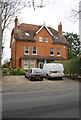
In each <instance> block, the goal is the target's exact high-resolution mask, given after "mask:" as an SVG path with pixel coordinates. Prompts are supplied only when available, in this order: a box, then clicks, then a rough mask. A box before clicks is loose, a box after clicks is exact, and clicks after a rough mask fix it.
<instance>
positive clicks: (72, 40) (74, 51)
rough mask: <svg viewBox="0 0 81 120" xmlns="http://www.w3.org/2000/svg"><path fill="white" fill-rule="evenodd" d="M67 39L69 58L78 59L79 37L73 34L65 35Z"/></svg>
mask: <svg viewBox="0 0 81 120" xmlns="http://www.w3.org/2000/svg"><path fill="white" fill-rule="evenodd" d="M64 36H65V38H66V39H67V41H68V43H69V44H68V57H69V59H73V58H75V57H77V55H78V54H79V52H80V40H79V35H77V34H73V33H68V32H66V33H64Z"/></svg>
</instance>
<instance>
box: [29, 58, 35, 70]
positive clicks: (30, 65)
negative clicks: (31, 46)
mask: <svg viewBox="0 0 81 120" xmlns="http://www.w3.org/2000/svg"><path fill="white" fill-rule="evenodd" d="M32 61H33V64H32V63H31V62H32ZM32 66H33V67H32ZM34 67H35V61H34V60H30V69H31V68H34Z"/></svg>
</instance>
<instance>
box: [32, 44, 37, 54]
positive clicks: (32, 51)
mask: <svg viewBox="0 0 81 120" xmlns="http://www.w3.org/2000/svg"><path fill="white" fill-rule="evenodd" d="M34 47H35V46H34ZM34 47H32V55H37V47H35V48H36V53H33V51H34V50H33V48H34Z"/></svg>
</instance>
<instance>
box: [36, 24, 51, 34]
mask: <svg viewBox="0 0 81 120" xmlns="http://www.w3.org/2000/svg"><path fill="white" fill-rule="evenodd" d="M44 27H45V28H46V30H47V31H48V32H49V33H50V35H51V36H53V34H52V32H51V31H50V30H49V28H48V27H47V26H46V25H45V24H44V25H42V27H41V28H39V30H38V31H37V32H36V34H38V33H39V32H40V31H41V30H42V29H43V28H44Z"/></svg>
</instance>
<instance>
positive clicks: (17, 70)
mask: <svg viewBox="0 0 81 120" xmlns="http://www.w3.org/2000/svg"><path fill="white" fill-rule="evenodd" d="M10 74H11V75H24V74H25V71H24V70H23V69H21V68H15V69H11V70H10Z"/></svg>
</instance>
